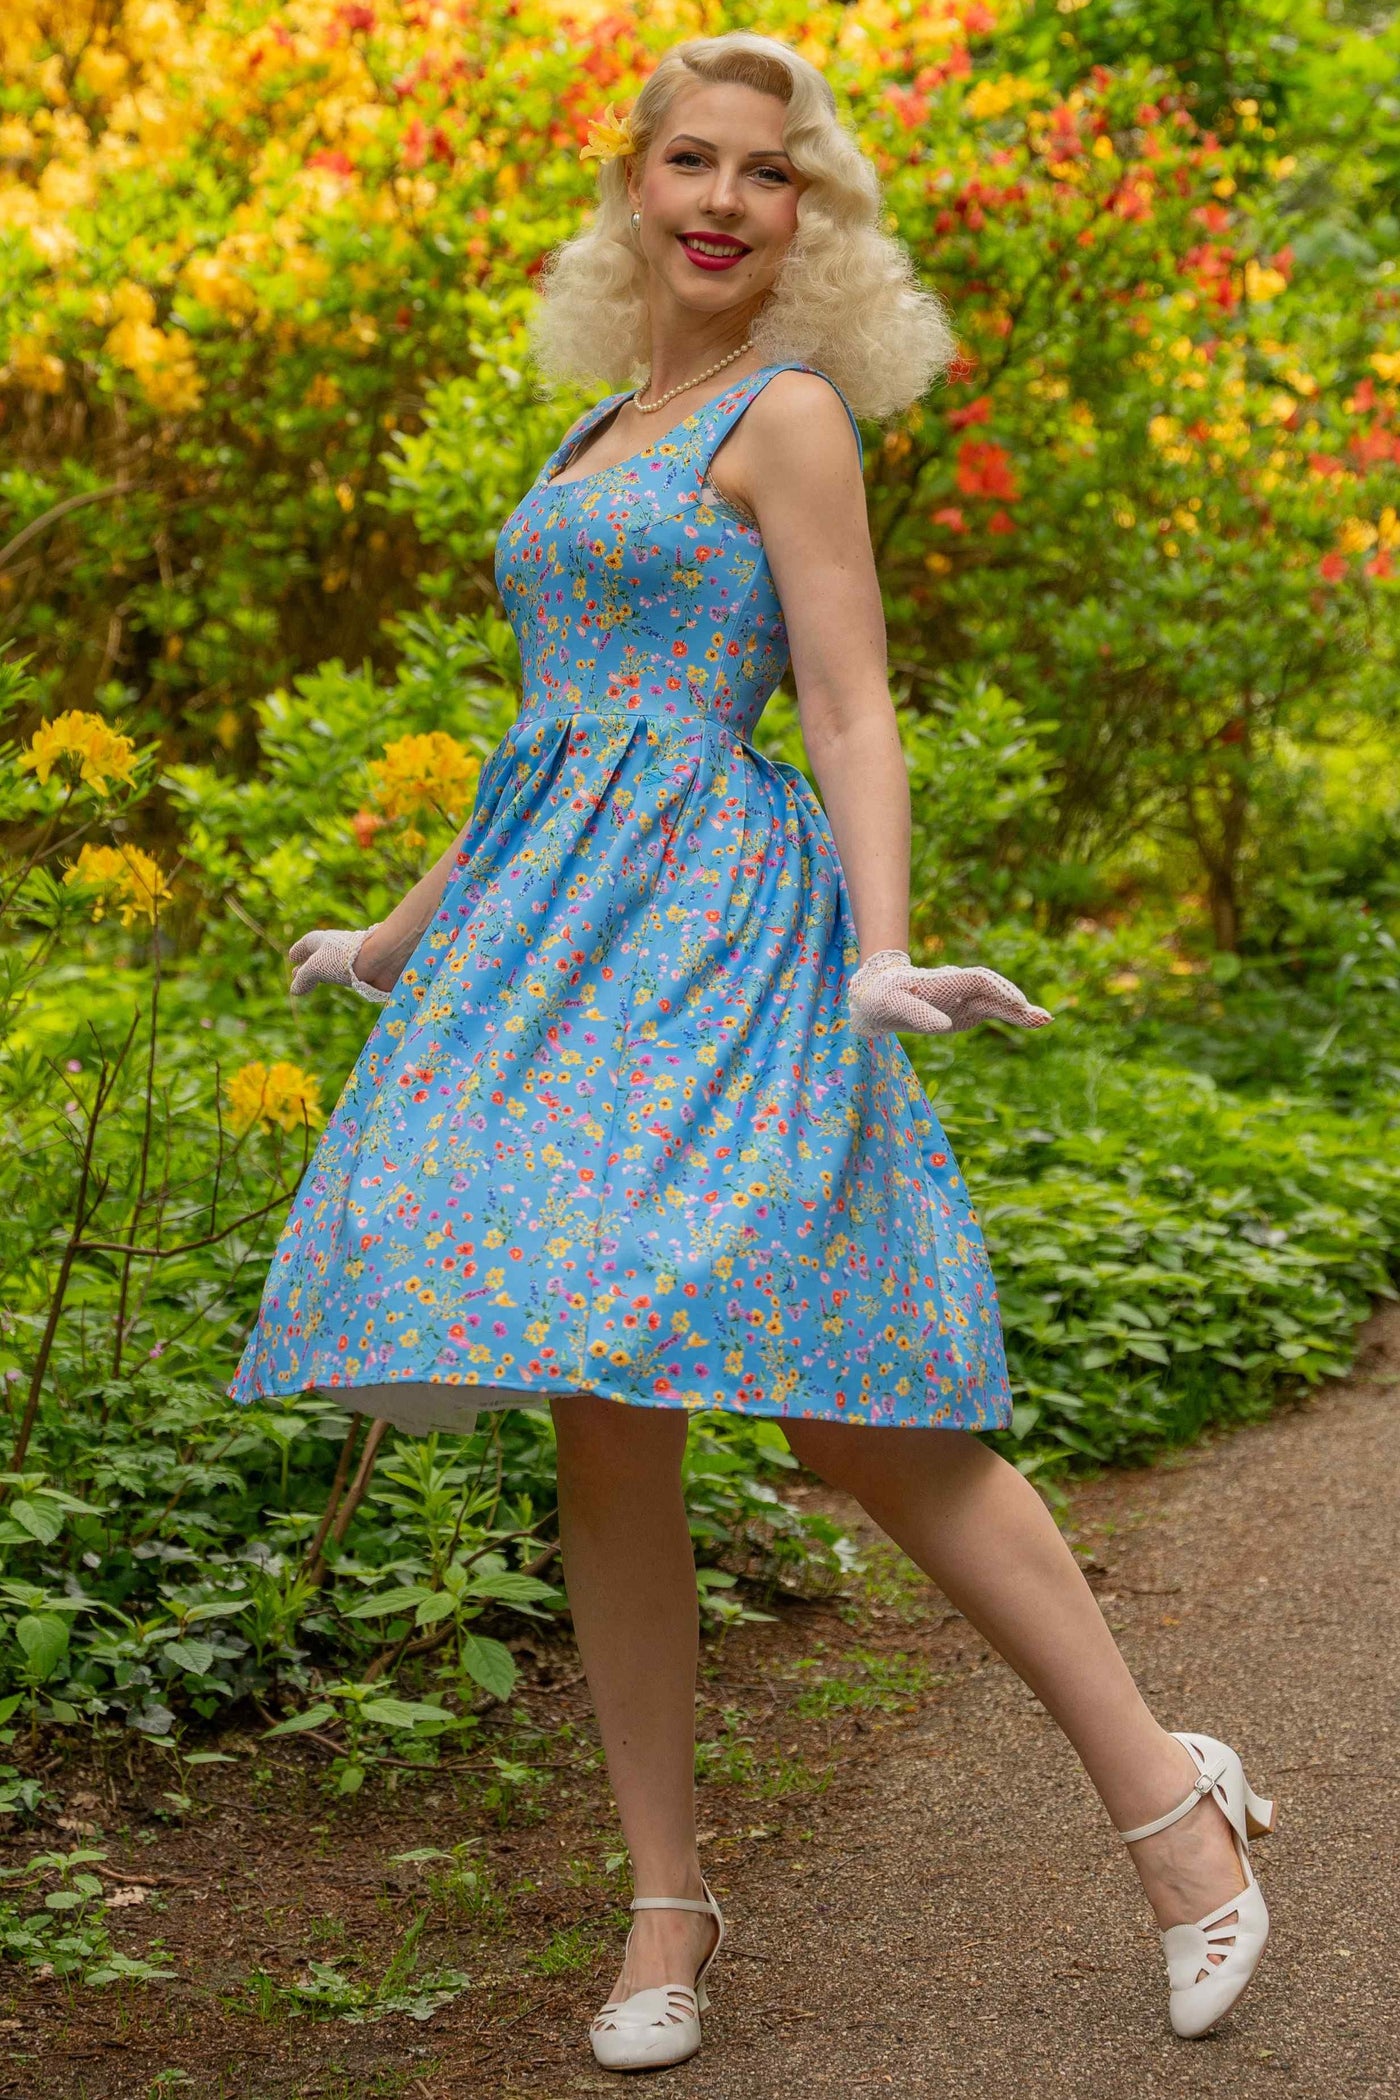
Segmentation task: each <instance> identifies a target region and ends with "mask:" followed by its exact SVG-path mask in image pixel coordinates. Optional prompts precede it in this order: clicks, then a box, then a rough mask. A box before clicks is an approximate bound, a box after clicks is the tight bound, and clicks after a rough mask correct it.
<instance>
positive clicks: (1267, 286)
mask: <svg viewBox="0 0 1400 2100" xmlns="http://www.w3.org/2000/svg"><path fill="white" fill-rule="evenodd" d="M1244 288H1245V294H1246V296H1247V297H1248V298H1249V299H1251V300H1252V301H1253V302H1254V303H1255V304H1256V305H1260V304H1262V303H1263V301H1264V300H1266V299H1277V297H1278V295H1279V293H1280V292H1283V291H1287V289H1288V279H1287V278H1286V277H1285V276H1284V274H1283V272H1282V270H1267V269H1265V268H1264V266H1263V264H1262V263H1257V262H1255V261H1254V260H1253V258H1251V259H1250V261H1248V262H1247V263H1246V264H1245V266H1244Z"/></svg>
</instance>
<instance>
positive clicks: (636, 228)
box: [632, 211, 642, 233]
mask: <svg viewBox="0 0 1400 2100" xmlns="http://www.w3.org/2000/svg"><path fill="white" fill-rule="evenodd" d="M641 230H642V215H641V213H640V212H639V211H634V212H633V214H632V231H633V233H640V232H641Z"/></svg>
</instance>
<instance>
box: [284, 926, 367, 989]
mask: <svg viewBox="0 0 1400 2100" xmlns="http://www.w3.org/2000/svg"><path fill="white" fill-rule="evenodd" d="M381 923H382V922H381V921H380V920H376V921H375V923H374V925H373V926H358V927H350V928H347V927H342V926H335V927H328V926H318V927H317V928H316V929H315V931H314V932H312V933H304V934H303V935H302V937H301V939H300V940H299V941H295V942H293V944H292V946H291V947H290V948H289V949H288V950H287V960H288V961H289V962H290V963H292V964H293V965H295V966H296V968H295V974H294V975H293V978H292V997H293V998H294V999H299V998H302V997H304V996H305V994H306V993H307V992H310V991H313V990H314V989H315V987H316V986H317V985H318V984H343V985H346V986H347V987H348V988H349V990H351V991H352V992H358V993H359V995H360V997H361V998H362V999H371V1000H373V1002H374V1004H375V1005H376V1006H387V1004H388V1003H389V1001H390V1000H391V999H392V998H393V996H394V995H393V993H392V992H382V991H381V990H380V989H379V987H378V985H374V984H366V983H365V982H364V980H363V978H360V977H357V976H356V974H355V960H356V957H357V956H358V955H359V952H360V949H361V947H362V946H363V944H364V942H365V941H367V940H368V939H369V936H370V935H371V934H372V933H375V932H377V931H378V929H379V926H380V924H381Z"/></svg>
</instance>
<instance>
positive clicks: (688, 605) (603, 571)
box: [495, 360, 864, 738]
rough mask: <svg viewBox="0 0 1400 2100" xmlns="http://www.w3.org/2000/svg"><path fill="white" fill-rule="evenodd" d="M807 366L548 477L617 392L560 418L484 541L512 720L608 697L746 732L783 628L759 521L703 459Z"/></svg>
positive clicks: (725, 396) (745, 386) (772, 368)
mask: <svg viewBox="0 0 1400 2100" xmlns="http://www.w3.org/2000/svg"><path fill="white" fill-rule="evenodd" d="M815 369H816V368H815V367H814V366H811V365H805V364H801V363H798V362H797V361H795V360H794V361H792V362H790V363H784V364H772V365H765V366H763V367H761V369H760V370H759V371H758V372H756V373H754V374H753V375H752V376H751V377H749V378H747V379H744V380H741V381H739V382H738V383H737V384H736V385H735V386H733V387H731V388H730V389H729V390H728V391H727V392H725V393H722V394H718V395H716V396H715V398H714V399H713V400H712V401H708V402H706V403H705V405H704V407H703V408H700V409H697V410H696V412H695V414H694V415H692V416H688V417H687V418H686V419H685V421H684V422H682V423H678V424H676V425H675V426H674V427H673V428H672V429H670V430H668V431H666V433H665V434H664V436H662V437H660V438H658V439H657V440H656V441H655V442H654V443H653V444H650V445H647V446H644V447H643V448H642V449H641V450H640V451H638V452H636V453H634V454H632V455H631V456H630V457H629V458H627V459H624V460H621V461H619V462H618V464H617V465H616V466H611V467H600V468H599V469H598V470H597V471H596V472H595V473H592V474H585V475H583V476H582V477H581V478H579V479H576V480H573V481H568V482H564V483H562V484H561V483H556V482H554V481H553V480H552V479H551V477H552V476H553V475H554V474H555V473H556V472H558V471H559V470H560V469H561V468H563V467H565V466H567V464H568V462H569V461H570V460H571V459H572V457H573V455H574V454H575V452H576V451H577V450H578V448H579V446H580V444H581V443H582V442H583V440H584V439H585V438H586V437H587V435H588V433H589V432H590V431H591V430H593V429H594V428H595V427H596V426H597V425H598V424H599V423H601V422H602V421H603V420H604V419H605V417H606V416H607V415H608V414H609V413H610V411H612V410H613V409H615V408H616V407H618V406H619V405H620V404H621V403H622V402H624V401H626V400H627V399H628V398H629V396H628V395H627V394H623V393H619V394H609V395H607V396H606V397H605V398H604V399H603V400H602V401H600V402H598V403H596V404H595V406H594V407H593V408H591V409H589V410H587V411H586V412H585V414H584V415H582V416H581V417H579V419H578V420H577V422H575V423H574V424H573V425H572V426H571V428H570V429H569V430H567V431H566V432H565V434H564V436H563V438H562V439H561V440H560V442H559V444H558V445H557V446H556V447H555V449H554V451H553V452H552V453H551V454H550V456H549V458H548V459H547V460H546V461H545V463H544V466H543V467H542V468H541V469H540V472H539V475H538V477H537V478H536V480H535V482H534V485H533V486H532V487H531V488H530V489H529V491H528V492H527V494H526V495H525V496H524V498H523V499H522V500H521V502H520V503H519V504H517V506H516V508H515V509H514V510H513V511H512V512H511V514H510V516H509V517H508V518H507V519H506V521H505V524H504V525H503V526H502V528H501V532H500V535H499V538H498V540H497V545H496V566H495V574H496V587H497V589H498V590H499V591H500V594H501V599H502V603H503V604H504V606H505V610H506V615H507V617H508V619H509V620H510V622H511V625H512V627H513V628H514V630H515V636H516V640H517V641H518V643H519V645H520V657H521V668H522V679H521V701H520V718H522V719H523V718H525V717H527V716H530V715H534V714H538V713H541V712H549V713H565V714H576V713H591V712H595V711H607V712H613V711H618V712H622V713H627V714H644V715H660V716H669V717H672V718H675V719H677V720H692V719H695V718H697V717H699V718H702V719H704V720H707V721H712V722H714V723H717V724H719V725H722V726H724V727H726V728H728V729H730V730H732V731H733V732H734V733H735V734H736V735H737V736H739V737H742V738H747V737H748V736H749V735H750V734H751V732H752V731H753V729H754V727H755V725H756V724H757V722H758V720H759V717H760V716H761V715H762V713H763V710H764V708H765V707H766V706H767V704H768V701H769V699H770V698H771V697H772V694H773V692H774V690H775V689H776V687H777V686H778V685H779V683H780V682H781V680H782V678H783V676H784V674H785V673H786V671H787V668H788V661H789V655H788V637H787V629H786V627H785V625H784V622H783V613H782V607H781V605H780V604H779V601H778V594H777V590H776V588H775V586H774V582H773V577H772V573H771V571H770V569H769V566H768V559H767V555H766V554H765V552H764V547H763V539H762V535H761V534H760V532H759V530H758V527H757V526H756V525H753V524H751V523H750V522H749V521H748V520H747V519H745V518H744V517H743V516H741V514H740V513H739V512H738V511H737V510H736V509H735V507H734V506H733V505H732V504H731V503H729V502H728V501H727V500H726V499H725V497H724V496H722V495H721V494H720V492H719V490H718V489H717V488H716V487H715V486H714V483H713V482H712V481H711V480H710V478H709V474H710V463H711V461H712V459H713V457H714V455H715V452H716V451H717V450H718V448H719V446H720V444H721V443H722V442H723V440H724V438H725V437H726V435H727V434H728V432H729V431H730V430H731V429H732V428H733V426H734V424H735V423H736V422H737V421H738V419H739V417H740V416H741V415H742V414H743V412H744V410H745V409H746V408H747V407H748V405H749V403H750V401H752V400H753V399H754V397H755V396H756V395H757V394H758V393H759V392H760V391H761V390H762V388H763V387H764V386H765V385H766V384H767V382H768V381H769V380H770V379H771V378H772V377H773V376H774V374H775V373H777V372H783V371H814V370H815ZM820 376H822V377H825V376H826V375H825V374H822V375H820ZM828 383H829V384H834V382H828ZM837 391H838V393H839V391H840V390H839V389H837ZM841 399H842V403H843V405H844V406H845V408H846V413H847V415H848V416H850V419H851V426H852V429H853V430H855V435H856V444H857V446H858V447H859V446H860V430H859V427H858V426H857V424H856V420H855V417H854V415H853V414H852V412H851V409H850V405H849V403H847V402H846V401H845V396H844V395H842V396H841ZM863 456H864V455H863V450H862V458H863Z"/></svg>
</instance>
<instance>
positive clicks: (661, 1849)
mask: <svg viewBox="0 0 1400 2100" xmlns="http://www.w3.org/2000/svg"><path fill="white" fill-rule="evenodd" d="M550 1411H551V1413H552V1415H553V1417H554V1431H555V1438H556V1441H557V1444H558V1481H559V1538H560V1549H561V1554H562V1558H563V1563H564V1581H565V1585H566V1587H567V1589H568V1594H569V1604H570V1608H571V1610H572V1613H573V1621H574V1632H575V1634H576V1636H577V1639H578V1645H579V1654H580V1656H581V1657H582V1660H583V1667H584V1670H585V1672H586V1674H587V1678H588V1689H589V1692H590V1694H591V1695H592V1699H593V1704H594V1708H595V1710H596V1712H597V1715H598V1727H599V1731H600V1733H601V1735H602V1738H603V1749H604V1752H605V1754H606V1757H607V1764H608V1778H609V1780H610V1782H611V1784H612V1790H613V1794H614V1796H615V1797H616V1800H617V1806H618V1813H619V1816H620V1818H621V1822H622V1831H623V1837H624V1839H625V1841H626V1844H627V1850H628V1852H629V1854H630V1856H631V1861H632V1879H633V1888H632V1894H633V1895H636V1896H697V1897H698V1896H700V1895H701V1894H702V1893H703V1891H702V1889H701V1887H700V1859H699V1854H698V1852H697V1850H696V1845H695V1678H696V1665H697V1662H698V1658H699V1644H700V1615H699V1606H698V1603H697V1600H696V1590H695V1553H694V1549H693V1547H692V1545H691V1540H690V1530H689V1526H688V1524H687V1522H686V1514H685V1502H684V1499H683V1496H682V1493H681V1455H682V1453H683V1451H684V1449H685V1436H686V1427H687V1417H686V1416H685V1414H684V1413H683V1412H681V1411H679V1410H677V1409H674V1408H661V1407H655V1408H653V1407H631V1406H628V1405H627V1404H626V1403H625V1402H622V1401H617V1400H603V1399H600V1398H599V1397H598V1396H597V1395H596V1394H594V1393H571V1394H568V1395H567V1396H565V1397H562V1398H560V1399H556V1400H554V1401H552V1402H551V1403H550ZM633 1915H634V1917H635V1919H636V1924H635V1926H634V1929H633V1932H632V1942H631V1947H630V1949H629V1952H628V1955H627V1958H626V1961H625V1963H624V1966H623V1968H622V1970H621V1972H620V1973H619V1976H618V1979H617V1983H616V1985H615V1986H614V1989H613V1991H612V1992H611V1994H610V1995H611V1997H613V1998H625V1997H628V1996H630V1995H631V1993H632V1992H633V1991H641V1990H647V1989H650V1988H651V1987H652V1986H653V1985H656V1984H665V1983H688V1982H689V1981H690V1979H691V1977H692V1976H693V1975H694V1974H695V1971H696V1969H697V1968H698V1967H699V1966H700V1963H701V1961H702V1960H703V1959H704V1956H705V1955H706V1954H707V1953H708V1951H709V1949H710V1948H711V1946H712V1945H713V1944H714V1941H715V1938H716V1935H717V1929H718V1928H717V1927H716V1926H715V1924H714V1921H713V1920H712V1919H710V1918H707V1917H704V1916H702V1915H701V1914H700V1913H699V1912H696V1911H665V1910H639V1911H636V1912H634V1914H633Z"/></svg>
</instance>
